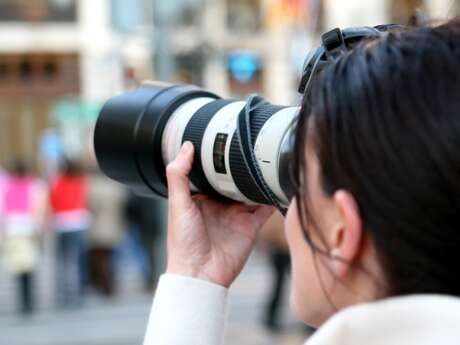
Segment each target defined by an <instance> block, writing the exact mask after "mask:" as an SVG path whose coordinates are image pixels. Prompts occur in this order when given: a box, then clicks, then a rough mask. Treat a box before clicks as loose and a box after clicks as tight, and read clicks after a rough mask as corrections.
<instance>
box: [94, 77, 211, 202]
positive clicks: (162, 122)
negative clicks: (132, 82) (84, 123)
mask: <svg viewBox="0 0 460 345" xmlns="http://www.w3.org/2000/svg"><path fill="white" fill-rule="evenodd" d="M198 97H211V98H214V99H218V98H219V97H218V96H216V95H215V94H213V93H210V92H207V91H204V90H202V89H200V88H198V87H196V86H193V85H172V84H166V83H161V82H148V83H145V84H143V85H142V86H141V87H140V88H138V89H137V90H135V91H132V92H129V93H125V94H122V95H120V96H117V97H114V98H111V99H110V100H109V101H107V103H106V104H105V105H104V106H103V108H102V110H101V112H100V115H99V118H98V120H97V122H96V128H95V132H94V147H95V152H96V158H97V161H98V163H99V166H100V168H101V170H102V171H103V172H104V173H105V174H106V175H107V176H109V177H110V178H112V179H114V180H116V181H119V182H121V183H124V184H126V185H128V186H129V187H130V188H131V189H133V190H134V192H135V193H136V194H139V195H146V196H155V195H156V196H163V197H166V196H167V184H166V173H165V170H166V169H165V163H164V161H163V157H162V149H161V141H162V136H163V130H164V128H165V126H166V123H167V122H168V119H169V118H170V116H171V115H172V113H173V112H174V111H175V110H176V109H177V108H178V107H179V106H180V105H182V104H183V103H185V102H187V101H189V100H191V99H193V98H198Z"/></svg>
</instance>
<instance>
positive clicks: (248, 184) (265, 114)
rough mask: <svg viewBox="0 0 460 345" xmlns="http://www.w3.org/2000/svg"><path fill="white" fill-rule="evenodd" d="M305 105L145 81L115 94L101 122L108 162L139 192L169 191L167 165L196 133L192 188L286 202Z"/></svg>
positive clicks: (104, 164) (101, 158) (103, 156)
mask: <svg viewBox="0 0 460 345" xmlns="http://www.w3.org/2000/svg"><path fill="white" fill-rule="evenodd" d="M298 110H299V108H298V107H286V106H276V105H272V104H270V103H268V102H266V101H264V100H263V99H262V98H260V97H257V96H252V97H250V98H248V99H247V100H245V101H243V100H227V99H221V98H220V97H219V96H217V95H215V94H213V93H211V92H208V91H204V90H202V89H200V88H198V87H196V86H193V85H172V84H165V83H161V82H144V83H143V84H142V86H141V87H139V88H138V89H137V90H135V91H132V92H128V93H125V94H122V95H119V96H116V97H114V98H111V99H110V100H109V101H107V103H106V104H105V105H104V106H103V108H102V110H101V112H100V115H99V118H98V120H97V123H96V128H95V133H94V146H95V152H96V157H97V161H98V163H99V166H100V168H101V170H102V171H103V172H104V173H105V174H106V175H107V176H109V177H111V178H112V179H114V180H116V181H119V182H121V183H124V184H126V185H128V186H129V187H130V188H132V189H133V190H134V192H136V193H137V194H141V195H146V196H161V197H167V194H168V191H167V183H166V166H167V165H168V163H169V162H171V161H172V160H173V159H174V158H175V157H176V156H177V154H178V153H179V150H180V148H181V146H182V144H183V143H184V142H185V141H190V142H192V143H193V145H194V147H195V157H194V161H193V167H192V171H191V173H190V184H191V189H192V191H193V192H197V193H203V194H207V195H210V196H213V197H216V198H229V199H233V200H236V201H240V202H244V203H248V204H268V205H274V206H277V207H279V208H285V207H286V206H287V205H288V204H289V201H290V199H291V197H292V183H291V182H290V181H291V179H290V176H289V162H290V161H291V160H290V155H291V152H292V146H293V126H292V124H293V123H294V121H295V118H296V116H297V114H298Z"/></svg>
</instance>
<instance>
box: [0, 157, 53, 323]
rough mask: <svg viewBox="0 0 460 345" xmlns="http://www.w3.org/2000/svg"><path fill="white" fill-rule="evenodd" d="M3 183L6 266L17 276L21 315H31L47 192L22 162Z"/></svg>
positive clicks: (13, 168) (2, 198)
mask: <svg viewBox="0 0 460 345" xmlns="http://www.w3.org/2000/svg"><path fill="white" fill-rule="evenodd" d="M2 180H3V181H1V189H0V192H1V194H0V199H1V204H2V209H3V221H2V227H1V228H2V237H3V243H2V244H3V251H2V253H3V263H4V265H5V268H6V269H7V271H9V272H11V273H13V274H14V275H16V279H17V283H18V295H19V310H20V312H21V313H24V314H30V313H32V312H33V310H34V307H35V303H34V302H35V301H34V294H33V272H34V271H35V269H36V268H37V265H38V261H39V242H38V234H39V230H40V227H41V226H42V224H43V216H44V199H45V198H44V195H45V188H44V185H43V184H42V183H41V182H40V181H39V179H38V178H36V177H35V176H33V175H32V174H31V172H30V170H29V167H28V166H27V164H26V163H25V162H24V161H22V160H16V161H15V162H14V163H12V164H11V168H10V174H9V175H6V176H5V175H4V176H3V177H2Z"/></svg>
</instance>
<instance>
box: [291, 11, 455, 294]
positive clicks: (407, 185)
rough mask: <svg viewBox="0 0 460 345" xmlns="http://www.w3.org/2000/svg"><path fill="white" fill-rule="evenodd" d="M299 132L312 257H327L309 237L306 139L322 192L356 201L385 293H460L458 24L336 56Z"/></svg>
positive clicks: (303, 213)
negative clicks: (339, 192) (344, 192)
mask: <svg viewBox="0 0 460 345" xmlns="http://www.w3.org/2000/svg"><path fill="white" fill-rule="evenodd" d="M297 126H298V127H297V136H296V143H295V151H294V152H295V153H296V154H295V155H296V157H295V159H294V169H295V170H294V171H295V172H296V174H295V175H296V176H295V181H294V182H295V184H296V185H297V188H296V190H297V195H296V199H297V205H298V210H299V214H300V218H301V223H302V226H303V227H304V230H305V232H306V236H307V240H308V241H309V243H310V244H311V245H312V247H313V249H316V250H317V251H320V252H321V253H322V254H325V253H327V248H326V250H323V249H321V248H320V246H318V245H317V244H315V243H312V241H311V236H310V235H309V233H308V229H307V227H308V225H309V224H312V222H314V220H313V219H312V218H313V217H312V214H311V210H310V211H309V208H310V209H311V207H309V200H308V190H307V187H308V186H307V185H306V182H305V181H306V178H305V174H306V168H307V167H306V162H305V153H306V145H307V141H308V142H309V143H311V147H312V149H313V151H314V152H315V154H316V156H317V158H318V162H319V166H320V181H321V185H322V189H323V191H324V193H325V194H326V195H328V196H332V195H333V193H334V192H335V191H337V190H339V189H344V190H347V191H349V192H350V193H351V194H352V195H353V196H354V198H355V199H356V201H357V203H358V206H359V211H360V214H361V217H362V220H363V225H364V228H365V231H367V232H368V233H369V234H370V236H371V238H372V239H373V241H374V244H375V248H376V250H377V254H378V257H379V260H380V262H381V264H382V267H383V268H384V270H385V273H386V278H387V279H386V280H387V284H388V286H389V291H387V293H388V294H389V295H403V294H412V293H440V294H450V295H460V274H459V266H458V263H459V261H460V250H459V248H460V21H458V20H457V21H452V22H450V23H448V24H445V25H442V26H439V27H435V28H429V27H425V28H416V29H409V30H407V31H399V32H391V33H388V34H386V35H385V36H384V37H382V38H380V39H378V40H374V41H370V42H365V43H363V44H360V45H358V46H357V47H355V48H354V49H353V50H351V51H350V52H348V53H346V54H344V55H343V56H341V57H340V58H339V59H338V60H337V61H336V62H334V63H332V64H331V65H329V66H327V67H325V68H324V70H322V71H321V72H320V73H318V75H317V76H316V78H315V80H314V82H313V83H312V88H311V89H310V90H309V92H308V94H306V95H305V96H304V99H303V102H302V108H301V111H300V115H299V119H298V123H297ZM309 128H312V130H311V131H310V130H309ZM323 245H324V243H323Z"/></svg>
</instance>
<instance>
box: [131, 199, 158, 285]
mask: <svg viewBox="0 0 460 345" xmlns="http://www.w3.org/2000/svg"><path fill="white" fill-rule="evenodd" d="M125 214H126V219H127V222H128V224H129V229H130V236H131V238H132V239H133V240H134V241H135V243H136V245H137V243H139V245H140V248H142V253H138V254H137V261H138V262H139V264H140V266H141V269H142V272H143V274H144V283H145V288H146V290H147V291H152V290H153V289H154V288H155V287H156V285H157V282H158V279H159V276H160V271H161V269H162V268H161V265H162V262H163V261H164V260H163V258H162V257H161V256H162V254H163V252H162V251H161V250H160V247H161V245H162V244H163V243H161V242H160V241H161V234H162V231H166V202H165V201H164V200H160V199H153V198H145V197H140V196H137V195H135V194H133V193H131V194H130V195H129V197H128V201H127V204H126V210H125Z"/></svg>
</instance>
